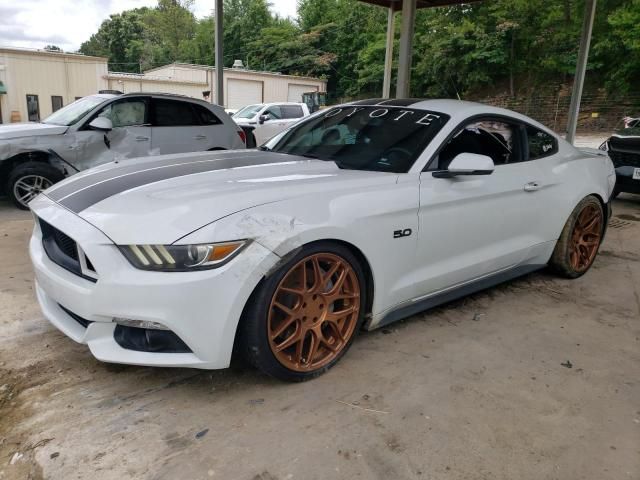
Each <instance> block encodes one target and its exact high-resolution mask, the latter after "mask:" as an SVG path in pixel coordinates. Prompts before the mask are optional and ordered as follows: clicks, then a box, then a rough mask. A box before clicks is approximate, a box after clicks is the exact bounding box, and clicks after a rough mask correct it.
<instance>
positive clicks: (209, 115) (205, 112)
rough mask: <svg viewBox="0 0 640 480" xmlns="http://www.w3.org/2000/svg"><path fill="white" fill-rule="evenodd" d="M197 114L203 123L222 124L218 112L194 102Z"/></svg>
mask: <svg viewBox="0 0 640 480" xmlns="http://www.w3.org/2000/svg"><path fill="white" fill-rule="evenodd" d="M193 108H194V109H195V110H196V114H197V115H198V118H199V119H200V123H201V124H202V125H220V124H221V123H222V121H221V120H220V119H219V118H218V117H216V114H215V113H213V112H212V111H211V110H209V109H208V108H207V107H204V106H202V105H196V104H193Z"/></svg>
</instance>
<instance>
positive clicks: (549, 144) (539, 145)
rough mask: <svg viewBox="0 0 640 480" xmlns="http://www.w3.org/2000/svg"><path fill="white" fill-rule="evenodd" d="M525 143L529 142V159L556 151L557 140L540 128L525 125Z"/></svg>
mask: <svg viewBox="0 0 640 480" xmlns="http://www.w3.org/2000/svg"><path fill="white" fill-rule="evenodd" d="M527 143H528V144H529V160H535V159H536V158H542V157H546V156H548V155H553V154H554V153H556V152H557V151H558V142H556V139H555V138H554V137H553V135H549V134H548V133H546V132H543V131H542V130H538V129H537V128H534V127H530V126H527Z"/></svg>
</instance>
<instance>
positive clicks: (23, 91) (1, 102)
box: [0, 47, 327, 123]
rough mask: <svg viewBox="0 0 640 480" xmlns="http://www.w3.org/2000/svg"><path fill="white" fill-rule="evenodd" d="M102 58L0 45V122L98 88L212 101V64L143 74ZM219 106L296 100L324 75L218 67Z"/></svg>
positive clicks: (46, 111)
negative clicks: (121, 70)
mask: <svg viewBox="0 0 640 480" xmlns="http://www.w3.org/2000/svg"><path fill="white" fill-rule="evenodd" d="M107 62H108V59H106V58H102V57H90V56H85V55H78V54H70V53H60V52H50V51H45V50H30V49H22V48H2V47H0V123H9V122H27V121H38V120H41V119H44V118H46V117H47V116H49V115H50V114H51V113H52V112H54V111H56V110H57V109H59V108H61V107H63V106H65V105H67V104H69V103H71V102H73V101H74V100H76V99H77V98H80V97H84V96H86V95H91V94H93V93H97V92H98V91H100V90H107V89H108V90H119V91H121V92H123V93H130V92H163V93H177V94H181V95H187V96H190V97H194V98H200V99H202V98H205V99H207V100H209V101H213V99H215V98H216V97H215V96H214V95H212V93H213V92H214V90H215V88H214V86H213V85H214V81H213V80H214V75H213V67H208V66H205V65H189V64H180V63H174V64H170V65H165V66H163V67H158V68H154V69H152V70H149V71H147V72H145V73H143V74H131V73H117V72H109V71H108V63H107ZM224 82H225V97H224V106H225V107H227V108H232V109H237V108H240V107H243V106H245V105H249V104H251V103H261V102H285V101H294V102H301V101H302V94H303V93H306V92H313V91H320V92H324V91H326V87H327V82H326V81H325V80H321V79H317V78H308V77H297V76H291V75H281V74H278V73H273V72H259V71H253V70H246V69H243V68H226V69H225V71H224Z"/></svg>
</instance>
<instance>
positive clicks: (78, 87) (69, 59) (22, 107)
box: [0, 47, 107, 123]
mask: <svg viewBox="0 0 640 480" xmlns="http://www.w3.org/2000/svg"><path fill="white" fill-rule="evenodd" d="M106 75H107V59H106V58H102V57H89V56H85V55H76V54H72V53H57V52H48V51H44V50H29V49H22V48H2V47H0V83H1V85H0V123H9V122H10V121H12V122H26V121H30V120H31V121H37V120H39V119H42V118H45V117H47V116H49V115H50V114H51V113H52V112H54V111H55V110H57V109H58V108H61V107H62V106H64V105H67V104H68V103H71V102H73V101H74V100H75V99H76V98H79V97H84V96H86V95H90V94H92V93H96V92H97V91H98V90H102V89H104V88H107V82H106V80H105V78H104V77H105V76H106Z"/></svg>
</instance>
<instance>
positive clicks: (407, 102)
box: [378, 98, 424, 107]
mask: <svg viewBox="0 0 640 480" xmlns="http://www.w3.org/2000/svg"><path fill="white" fill-rule="evenodd" d="M423 101H424V100H422V99H420V98H392V99H388V100H384V101H382V102H380V103H379V104H378V105H389V106H390V107H410V106H411V105H414V104H416V103H419V102H423Z"/></svg>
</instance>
